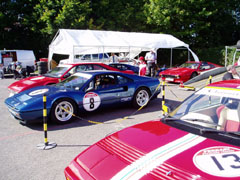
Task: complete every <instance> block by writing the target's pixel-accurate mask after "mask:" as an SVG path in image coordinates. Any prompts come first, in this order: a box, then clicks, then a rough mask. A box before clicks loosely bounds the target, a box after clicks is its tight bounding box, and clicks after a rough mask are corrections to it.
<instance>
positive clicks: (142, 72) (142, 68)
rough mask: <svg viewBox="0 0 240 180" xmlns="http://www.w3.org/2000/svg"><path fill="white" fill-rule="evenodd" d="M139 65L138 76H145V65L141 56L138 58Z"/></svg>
mask: <svg viewBox="0 0 240 180" xmlns="http://www.w3.org/2000/svg"><path fill="white" fill-rule="evenodd" d="M139 60H140V63H139V76H145V75H146V71H147V64H146V62H145V60H144V57H143V56H140V57H139Z"/></svg>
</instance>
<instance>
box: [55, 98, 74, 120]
mask: <svg viewBox="0 0 240 180" xmlns="http://www.w3.org/2000/svg"><path fill="white" fill-rule="evenodd" d="M65 109H66V110H65ZM76 113H77V107H76V104H75V102H74V101H73V100H71V99H69V98H62V99H59V100H57V101H56V102H54V104H53V106H52V108H51V120H52V121H53V122H55V123H57V124H66V123H69V122H71V121H72V120H74V118H75V116H74V115H76Z"/></svg>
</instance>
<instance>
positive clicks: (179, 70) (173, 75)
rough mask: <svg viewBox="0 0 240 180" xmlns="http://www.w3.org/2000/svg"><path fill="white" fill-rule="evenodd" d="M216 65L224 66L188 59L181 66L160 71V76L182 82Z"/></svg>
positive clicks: (163, 78)
mask: <svg viewBox="0 0 240 180" xmlns="http://www.w3.org/2000/svg"><path fill="white" fill-rule="evenodd" d="M216 67H222V66H220V65H217V64H214V63H210V62H202V61H200V62H195V61H187V62H185V63H184V64H182V65H181V66H179V67H176V68H169V69H167V70H165V71H162V72H160V73H159V76H160V77H161V79H162V80H165V81H169V82H175V83H182V82H186V81H188V80H190V79H192V78H194V77H196V76H198V75H199V74H200V73H202V72H205V71H208V70H210V69H213V68H216Z"/></svg>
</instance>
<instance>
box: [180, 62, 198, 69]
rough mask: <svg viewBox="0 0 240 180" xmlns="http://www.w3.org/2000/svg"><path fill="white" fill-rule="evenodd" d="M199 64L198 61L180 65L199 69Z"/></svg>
mask: <svg viewBox="0 0 240 180" xmlns="http://www.w3.org/2000/svg"><path fill="white" fill-rule="evenodd" d="M198 66H199V64H198V63H184V64H182V65H181V66H179V67H183V68H190V69H197V68H198Z"/></svg>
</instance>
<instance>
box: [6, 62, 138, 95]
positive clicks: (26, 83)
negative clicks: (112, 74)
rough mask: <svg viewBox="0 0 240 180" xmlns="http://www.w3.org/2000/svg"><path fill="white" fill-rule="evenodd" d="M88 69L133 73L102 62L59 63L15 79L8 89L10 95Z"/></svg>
mask: <svg viewBox="0 0 240 180" xmlns="http://www.w3.org/2000/svg"><path fill="white" fill-rule="evenodd" d="M89 70H111V71H119V72H123V73H127V74H134V72H133V71H131V70H125V71H121V70H119V69H117V68H114V67H111V66H108V65H106V64H104V63H97V62H94V63H92V62H91V63H74V64H60V65H58V66H57V67H56V68H54V69H52V70H51V71H49V72H48V73H46V74H44V75H41V76H34V77H28V78H24V79H21V80H19V81H16V82H14V83H12V84H11V85H9V86H8V89H9V90H10V96H12V95H13V94H16V93H19V92H22V91H24V90H26V89H29V88H32V87H36V86H42V85H50V84H56V83H58V82H60V81H62V80H64V79H65V78H67V77H69V76H70V75H72V74H74V73H76V72H81V71H89Z"/></svg>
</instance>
